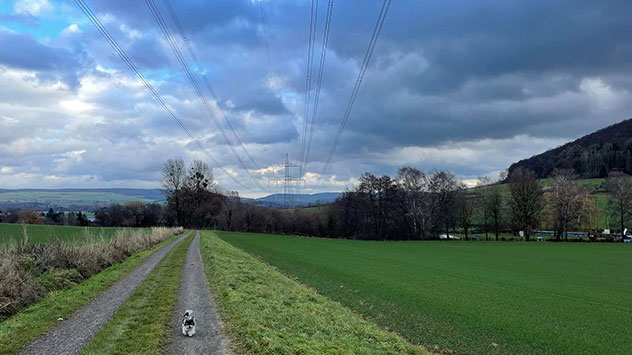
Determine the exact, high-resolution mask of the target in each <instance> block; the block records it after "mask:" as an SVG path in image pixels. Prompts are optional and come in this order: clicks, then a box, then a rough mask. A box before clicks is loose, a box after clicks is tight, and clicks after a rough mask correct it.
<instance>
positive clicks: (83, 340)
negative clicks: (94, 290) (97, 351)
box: [21, 233, 190, 354]
mask: <svg viewBox="0 0 632 355" xmlns="http://www.w3.org/2000/svg"><path fill="white" fill-rule="evenodd" d="M189 234H190V233H187V234H185V235H183V236H181V237H180V238H178V239H177V240H175V241H173V242H171V243H170V244H168V245H167V246H165V247H163V248H161V249H159V250H158V251H156V252H155V253H153V254H152V255H151V256H150V257H149V258H147V260H145V261H143V262H142V263H141V264H140V265H139V266H137V267H136V268H135V269H134V270H133V271H132V272H130V273H129V274H128V275H127V276H125V277H124V278H123V279H122V280H120V281H118V282H117V283H115V284H114V285H112V287H110V288H108V289H107V290H105V291H104V292H103V293H102V294H101V295H99V296H98V297H97V298H95V299H94V300H93V301H92V302H90V303H89V304H87V305H85V306H84V307H82V308H80V309H79V310H78V311H76V312H75V313H74V314H73V315H72V316H71V317H70V318H69V319H67V320H64V321H62V322H60V324H59V325H57V326H56V327H54V328H52V329H51V330H49V332H48V333H47V334H45V335H43V336H41V337H39V338H37V339H35V340H34V341H33V342H31V343H30V344H29V345H27V346H26V347H25V348H24V349H23V350H22V352H21V353H22V354H77V353H79V352H80V351H81V349H83V347H84V346H85V345H86V344H88V342H90V340H91V339H92V337H93V336H94V335H95V334H96V333H97V332H98V331H99V329H101V327H103V325H104V324H105V323H106V322H107V321H108V320H109V319H110V317H112V315H113V314H114V313H115V312H116V310H117V309H119V307H120V306H121V305H122V304H123V302H125V300H126V299H127V298H128V297H129V296H130V295H131V294H132V292H133V291H134V290H135V289H136V287H138V285H140V283H141V282H142V281H143V280H144V279H145V278H146V277H147V276H148V275H149V274H150V273H151V271H152V270H153V269H154V267H155V266H156V265H157V264H158V263H159V262H160V261H161V260H162V259H163V258H164V257H165V255H167V253H168V252H169V251H170V250H171V249H173V247H175V246H176V244H178V243H179V242H181V241H182V239H184V238H185V237H186V236H188V235H189Z"/></svg>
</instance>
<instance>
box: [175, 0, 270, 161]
mask: <svg viewBox="0 0 632 355" xmlns="http://www.w3.org/2000/svg"><path fill="white" fill-rule="evenodd" d="M163 3H164V4H165V7H166V8H167V11H168V12H169V15H170V16H171V20H172V21H173V23H174V24H175V26H176V28H177V30H178V32H179V33H180V37H182V40H183V41H184V43H185V45H186V47H187V50H188V52H189V54H190V55H191V58H193V62H194V63H195V66H196V68H197V70H198V72H199V73H200V76H201V77H202V81H204V85H205V86H206V89H207V90H208V92H209V93H211V96H212V97H213V100H215V103H216V105H217V108H218V109H219V111H220V116H221V117H222V118H224V121H225V122H226V124H227V125H228V128H229V129H230V130H231V131H232V132H233V135H234V136H235V140H237V143H238V144H239V145H240V146H241V148H242V150H243V151H244V153H245V154H246V156H247V157H248V159H249V160H250V162H251V163H252V164H253V165H254V167H255V168H256V169H261V168H260V167H259V165H258V164H257V162H256V161H255V160H254V159H253V158H252V156H251V155H250V153H249V152H248V150H247V149H246V146H245V145H244V143H243V142H242V140H241V139H240V138H239V135H238V134H237V131H236V130H235V128H234V127H233V124H232V123H231V122H230V120H229V119H228V117H227V115H226V113H225V112H224V109H223V108H222V106H221V104H220V101H219V99H218V98H217V95H215V91H214V90H213V87H212V86H211V84H210V83H209V80H208V78H207V77H206V74H205V73H204V70H203V69H202V66H201V65H200V61H199V60H198V57H197V55H196V54H195V51H194V50H193V46H192V45H191V42H190V41H189V38H188V37H187V35H186V32H185V31H184V27H182V24H181V23H180V20H179V19H178V15H177V14H176V12H175V11H174V10H173V7H172V6H171V2H170V1H169V0H163Z"/></svg>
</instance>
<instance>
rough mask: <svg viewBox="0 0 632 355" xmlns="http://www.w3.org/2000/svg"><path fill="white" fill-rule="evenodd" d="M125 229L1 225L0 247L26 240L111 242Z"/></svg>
mask: <svg viewBox="0 0 632 355" xmlns="http://www.w3.org/2000/svg"><path fill="white" fill-rule="evenodd" d="M123 229H125V228H114V227H105V228H103V227H70V226H48V225H21V224H7V223H0V245H8V244H11V243H14V242H20V241H23V240H24V234H25V231H26V235H27V238H28V242H29V243H43V242H47V241H53V240H60V241H63V242H66V243H73V244H81V243H85V242H88V241H93V240H102V239H104V240H110V239H112V238H114V237H115V236H116V232H117V231H119V230H123Z"/></svg>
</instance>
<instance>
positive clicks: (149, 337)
mask: <svg viewBox="0 0 632 355" xmlns="http://www.w3.org/2000/svg"><path fill="white" fill-rule="evenodd" d="M193 236H194V234H191V236H189V237H187V238H185V239H184V240H183V241H182V242H180V243H179V244H178V245H177V246H176V247H175V248H173V250H171V251H170V252H169V253H168V254H167V255H166V256H165V258H164V259H163V260H162V261H160V263H159V264H158V265H156V267H155V268H154V270H153V271H152V272H151V274H149V276H148V277H147V278H146V279H145V280H144V281H143V282H142V283H141V284H140V286H138V288H137V289H136V290H135V291H134V293H132V295H131V296H130V297H129V298H128V299H127V301H125V303H123V305H122V306H121V308H119V309H118V311H116V313H115V314H114V316H112V318H111V319H110V320H109V321H108V322H107V323H106V325H105V326H104V327H103V328H102V329H101V330H100V331H99V332H98V333H97V334H96V335H95V337H94V338H93V339H92V341H91V342H90V343H89V344H88V345H87V346H86V348H85V349H84V350H83V351H82V352H81V353H82V354H140V353H142V354H159V353H161V352H162V350H163V345H164V343H165V339H167V338H168V335H167V334H170V332H168V331H167V329H166V328H167V325H168V323H169V320H170V319H171V315H172V312H173V306H174V304H175V300H176V296H177V294H178V289H179V287H180V276H181V273H182V267H183V266H184V262H185V259H186V253H187V249H188V247H189V244H190V243H191V240H193Z"/></svg>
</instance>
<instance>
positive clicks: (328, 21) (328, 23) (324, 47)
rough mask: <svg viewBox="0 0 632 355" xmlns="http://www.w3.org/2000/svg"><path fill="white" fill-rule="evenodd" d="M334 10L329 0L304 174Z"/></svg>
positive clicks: (305, 161)
mask: <svg viewBox="0 0 632 355" xmlns="http://www.w3.org/2000/svg"><path fill="white" fill-rule="evenodd" d="M333 8H334V0H329V5H328V6H327V16H326V20H325V31H324V32H323V45H322V48H321V50H320V62H319V66H318V79H317V80H316V93H315V94H314V107H313V112H312V121H311V123H310V128H309V134H308V136H307V147H306V148H305V149H306V151H305V156H304V157H303V163H302V164H303V165H302V168H301V171H302V172H304V171H305V168H306V167H307V163H308V162H309V154H310V151H311V148H312V137H313V135H314V125H315V123H316V114H317V113H318V101H319V99H320V89H321V86H322V83H323V71H324V69H325V57H326V56H327V43H328V42H329V30H330V28H331V14H332V12H333Z"/></svg>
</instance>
